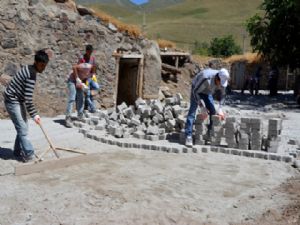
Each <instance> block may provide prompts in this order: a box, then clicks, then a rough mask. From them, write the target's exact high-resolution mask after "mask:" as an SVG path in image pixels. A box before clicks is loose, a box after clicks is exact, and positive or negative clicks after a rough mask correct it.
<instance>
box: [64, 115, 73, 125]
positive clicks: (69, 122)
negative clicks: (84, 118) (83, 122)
mask: <svg viewBox="0 0 300 225" xmlns="http://www.w3.org/2000/svg"><path fill="white" fill-rule="evenodd" d="M65 126H66V127H68V128H72V127H73V124H72V119H71V117H70V116H66V119H65Z"/></svg>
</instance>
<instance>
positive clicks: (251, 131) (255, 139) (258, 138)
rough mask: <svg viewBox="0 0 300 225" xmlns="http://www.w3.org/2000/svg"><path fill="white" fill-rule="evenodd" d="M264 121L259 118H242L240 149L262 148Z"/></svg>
mask: <svg viewBox="0 0 300 225" xmlns="http://www.w3.org/2000/svg"><path fill="white" fill-rule="evenodd" d="M262 132H263V129H262V121H261V119H258V118H241V124H240V135H239V140H238V148H239V149H246V150H247V149H252V150H261V147H262V136H263V133H262Z"/></svg>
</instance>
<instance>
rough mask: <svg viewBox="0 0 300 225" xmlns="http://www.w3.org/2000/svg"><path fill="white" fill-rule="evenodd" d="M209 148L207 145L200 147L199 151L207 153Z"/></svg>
mask: <svg viewBox="0 0 300 225" xmlns="http://www.w3.org/2000/svg"><path fill="white" fill-rule="evenodd" d="M208 151H209V149H208V148H207V147H202V148H201V152H203V153H208Z"/></svg>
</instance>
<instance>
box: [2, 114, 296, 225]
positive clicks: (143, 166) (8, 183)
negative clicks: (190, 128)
mask: <svg viewBox="0 0 300 225" xmlns="http://www.w3.org/2000/svg"><path fill="white" fill-rule="evenodd" d="M249 112H250V111H249ZM271 113H273V112H271ZM275 113H278V111H277V112H275ZM284 113H285V121H284V126H285V127H286V128H288V129H286V131H285V133H283V137H284V138H286V139H288V138H289V135H291V137H293V138H297V137H299V136H298V134H299V133H298V134H297V132H299V128H300V121H299V112H295V111H285V112H284ZM62 118H63V117H56V118H43V124H44V127H45V129H46V130H47V132H48V133H49V136H50V137H51V139H52V141H53V142H54V143H55V144H56V145H59V146H63V147H69V148H77V149H81V150H84V151H87V152H97V153H99V154H98V157H97V160H96V161H94V162H92V163H85V164H80V165H76V166H72V167H69V168H64V169H57V170H51V171H46V172H42V173H36V174H31V175H24V176H14V175H13V169H14V166H15V165H16V164H18V163H19V162H16V161H15V160H14V159H13V157H12V152H11V148H12V146H13V141H14V136H15V131H14V128H13V126H12V123H11V121H9V120H0V130H1V135H0V147H1V148H0V190H1V191H0V224H1V225H7V224H9V225H10V224H14V225H17V224H28V225H31V224H33V225H35V224H54V225H56V224H63V225H73V224H74V225H94V224H105V225H108V224H137V225H140V224H197V225H198V224H215V225H227V224H231V225H233V224H251V225H252V224H253V225H254V224H272V225H274V224H276V225H281V224H282V225H285V224H293V225H297V224H298V225H299V224H300V216H299V208H300V203H299V199H300V198H299V197H300V191H299V190H300V178H299V172H298V170H296V169H295V168H293V167H291V166H290V165H288V164H285V163H280V162H275V161H267V160H260V159H250V158H244V157H239V156H232V155H224V154H217V153H206V154H205V153H201V154H192V153H190V154H173V153H163V152H155V151H147V150H141V149H136V150H124V149H121V148H118V147H114V146H109V145H104V144H99V143H98V142H96V141H93V140H90V139H86V138H84V137H83V136H82V135H81V134H79V133H78V131H77V130H76V129H75V128H74V129H73V128H72V129H67V128H65V127H64V126H62V125H61V121H62ZM289 133H290V134H289ZM30 139H31V140H32V143H33V144H34V146H35V147H36V148H37V151H38V152H39V151H41V150H45V149H46V148H47V146H48V145H47V142H46V140H45V138H44V137H43V134H42V132H41V131H40V129H39V127H37V126H36V125H34V124H33V123H32V122H30ZM49 157H50V156H49Z"/></svg>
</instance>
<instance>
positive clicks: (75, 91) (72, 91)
mask: <svg viewBox="0 0 300 225" xmlns="http://www.w3.org/2000/svg"><path fill="white" fill-rule="evenodd" d="M68 89H69V97H68V103H67V110H66V116H71V114H72V110H73V104H74V103H75V101H76V110H77V114H78V116H82V115H83V110H84V104H83V100H84V94H83V90H82V89H79V88H76V85H75V83H74V82H73V81H70V80H68Z"/></svg>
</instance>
